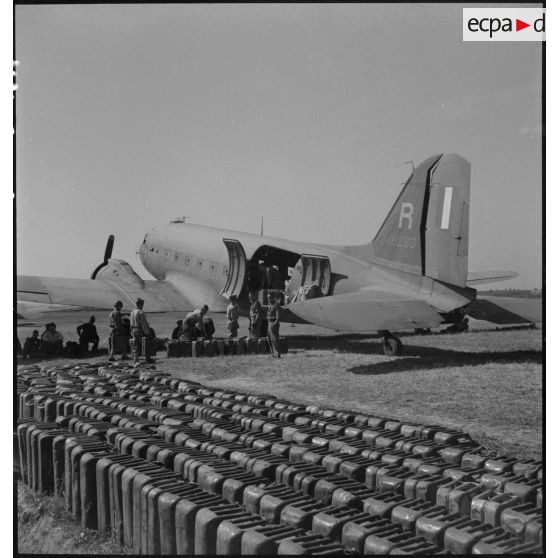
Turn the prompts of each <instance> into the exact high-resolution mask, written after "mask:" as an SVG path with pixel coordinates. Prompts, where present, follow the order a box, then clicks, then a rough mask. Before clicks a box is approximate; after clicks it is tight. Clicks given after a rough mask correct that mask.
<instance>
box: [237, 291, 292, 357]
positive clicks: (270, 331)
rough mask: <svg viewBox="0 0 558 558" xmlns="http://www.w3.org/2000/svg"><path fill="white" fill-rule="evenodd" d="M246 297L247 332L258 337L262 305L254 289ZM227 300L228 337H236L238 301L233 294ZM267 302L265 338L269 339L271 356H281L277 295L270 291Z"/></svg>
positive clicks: (262, 315) (260, 328)
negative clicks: (247, 302) (248, 307)
mask: <svg viewBox="0 0 558 558" xmlns="http://www.w3.org/2000/svg"><path fill="white" fill-rule="evenodd" d="M248 298H249V299H250V311H249V314H248V317H249V320H250V321H249V323H248V333H249V335H250V337H256V338H259V337H261V336H262V331H261V330H262V325H263V323H264V311H263V307H262V305H261V304H260V301H259V300H258V296H257V293H256V292H255V291H251V292H250V294H249V295H248ZM229 300H230V304H229V305H228V307H227V328H228V330H229V331H230V337H238V328H239V324H238V316H239V313H240V312H239V308H238V302H237V298H236V296H234V295H232V296H231V297H230V299H229ZM268 302H269V304H268V306H267V339H268V341H269V348H270V350H271V355H272V356H273V357H277V358H281V350H280V349H279V324H280V310H279V309H280V305H279V301H278V299H277V295H276V294H275V293H273V292H270V293H269V295H268Z"/></svg>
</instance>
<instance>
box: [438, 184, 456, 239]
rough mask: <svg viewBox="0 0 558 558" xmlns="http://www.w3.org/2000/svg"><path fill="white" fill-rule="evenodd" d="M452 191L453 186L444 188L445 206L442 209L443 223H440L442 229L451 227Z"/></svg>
mask: <svg viewBox="0 0 558 558" xmlns="http://www.w3.org/2000/svg"><path fill="white" fill-rule="evenodd" d="M452 193H453V188H451V187H446V188H445V189H444V207H443V209H442V224H441V225H440V228H441V229H449V221H450V213H451V196H452Z"/></svg>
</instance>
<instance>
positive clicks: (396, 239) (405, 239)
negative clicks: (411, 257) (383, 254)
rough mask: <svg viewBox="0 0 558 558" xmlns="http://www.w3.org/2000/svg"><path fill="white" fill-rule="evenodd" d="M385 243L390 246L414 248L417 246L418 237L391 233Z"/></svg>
mask: <svg viewBox="0 0 558 558" xmlns="http://www.w3.org/2000/svg"><path fill="white" fill-rule="evenodd" d="M385 243H386V244H387V245H388V246H395V247H396V248H409V249H411V250H412V249H413V248H416V247H417V237H416V236H407V235H397V234H390V235H388V236H387V237H386V238H385Z"/></svg>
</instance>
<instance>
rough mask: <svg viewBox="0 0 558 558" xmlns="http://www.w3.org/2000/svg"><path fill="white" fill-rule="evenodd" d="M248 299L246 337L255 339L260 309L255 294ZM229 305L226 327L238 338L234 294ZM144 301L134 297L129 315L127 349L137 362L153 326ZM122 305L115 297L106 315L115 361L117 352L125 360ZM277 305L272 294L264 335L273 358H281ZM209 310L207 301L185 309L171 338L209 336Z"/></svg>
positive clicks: (211, 331) (111, 356) (258, 333)
mask: <svg viewBox="0 0 558 558" xmlns="http://www.w3.org/2000/svg"><path fill="white" fill-rule="evenodd" d="M249 298H250V313H249V320H250V321H249V327H248V330H249V335H250V337H256V338H259V337H261V336H262V331H261V330H262V325H263V323H264V309H263V307H262V305H261V304H260V302H259V301H258V298H257V294H256V293H255V292H251V293H250V295H249ZM229 300H230V304H229V305H228V307H227V329H228V330H229V337H238V329H239V327H240V325H239V322H238V318H239V316H240V309H239V306H238V301H237V297H236V296H234V295H232V296H231V297H230V299H229ZM144 304H145V302H144V300H143V299H141V298H138V299H137V300H136V308H135V309H134V310H132V313H131V314H130V328H131V332H130V333H131V341H132V343H131V349H132V358H133V360H134V362H138V360H139V356H140V355H141V352H142V342H143V338H144V337H146V338H153V337H154V333H153V329H152V328H151V327H150V326H149V323H148V321H147V317H146V315H145V312H144V310H143V307H144ZM122 307H123V304H122V302H121V301H120V300H117V301H116V302H115V304H114V310H113V311H112V312H111V314H110V316H109V328H110V336H109V360H110V361H113V360H115V355H116V354H117V353H120V354H121V355H122V356H121V358H122V360H126V359H127V358H128V356H127V352H128V351H127V344H128V336H127V335H126V332H125V330H124V324H123V320H122V314H121V310H122ZM279 309H280V306H279V303H278V301H277V299H276V297H275V295H274V294H273V293H272V294H270V295H269V304H268V306H267V324H268V328H267V337H268V340H269V346H270V350H271V354H272V356H273V357H276V358H281V350H280V348H279V324H280V310H279ZM208 310H209V307H208V306H207V304H204V305H203V306H202V307H201V308H199V309H196V310H193V311H192V312H188V314H186V317H185V318H184V320H178V321H177V323H176V327H175V328H174V330H173V332H172V339H184V340H189V341H194V340H196V339H199V338H200V337H202V338H203V339H212V338H213V335H214V334H215V325H214V324H213V320H212V319H211V318H206V317H205V316H206V314H207V312H208ZM145 361H146V362H153V360H152V358H151V357H150V356H149V355H146V357H145Z"/></svg>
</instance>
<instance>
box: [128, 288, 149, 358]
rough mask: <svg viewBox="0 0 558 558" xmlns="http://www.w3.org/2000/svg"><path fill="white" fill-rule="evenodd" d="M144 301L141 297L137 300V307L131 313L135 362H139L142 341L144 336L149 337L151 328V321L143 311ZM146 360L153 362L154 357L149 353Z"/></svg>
mask: <svg viewBox="0 0 558 558" xmlns="http://www.w3.org/2000/svg"><path fill="white" fill-rule="evenodd" d="M143 304H144V301H143V299H141V298H138V299H137V300H136V308H135V309H134V310H132V313H131V314H130V324H131V326H132V339H133V341H132V356H133V359H134V363H136V362H139V355H140V354H141V343H142V339H143V337H149V336H150V335H151V330H150V328H149V323H148V322H147V318H146V317H145V312H144V311H143ZM145 362H153V359H152V358H151V357H150V356H149V355H147V356H146V357H145Z"/></svg>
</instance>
